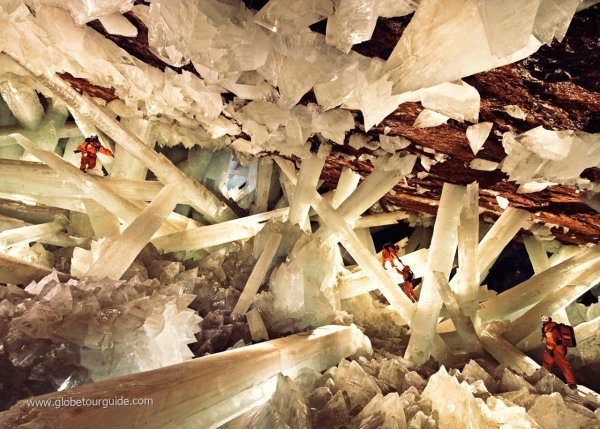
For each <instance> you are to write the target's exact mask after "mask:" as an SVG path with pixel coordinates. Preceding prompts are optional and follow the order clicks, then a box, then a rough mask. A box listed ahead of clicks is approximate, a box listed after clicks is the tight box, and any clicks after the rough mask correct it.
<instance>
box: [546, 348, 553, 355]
mask: <svg viewBox="0 0 600 429" xmlns="http://www.w3.org/2000/svg"><path fill="white" fill-rule="evenodd" d="M546 351H547V352H548V354H549V355H550V356H552V357H554V350H550V349H546Z"/></svg>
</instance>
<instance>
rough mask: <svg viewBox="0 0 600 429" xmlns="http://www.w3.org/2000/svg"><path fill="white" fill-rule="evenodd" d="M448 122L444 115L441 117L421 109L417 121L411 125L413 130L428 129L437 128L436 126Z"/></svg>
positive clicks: (431, 111) (433, 112) (439, 114)
mask: <svg viewBox="0 0 600 429" xmlns="http://www.w3.org/2000/svg"><path fill="white" fill-rule="evenodd" d="M446 122H448V117H447V116H446V115H442V114H441V113H438V112H435V111H433V110H429V109H423V111H421V113H419V116H417V119H415V123H414V124H413V127H414V128H429V127H437V126H438V125H442V124H445V123H446Z"/></svg>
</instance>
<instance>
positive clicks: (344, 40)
mask: <svg viewBox="0 0 600 429" xmlns="http://www.w3.org/2000/svg"><path fill="white" fill-rule="evenodd" d="M378 6H379V0H347V1H342V2H336V4H335V7H334V10H333V14H332V15H331V16H329V17H328V18H327V32H326V37H325V41H326V42H327V44H329V45H332V46H335V47H337V48H338V49H339V50H340V51H342V52H344V53H345V54H347V53H348V52H350V49H351V48H352V45H356V44H358V43H361V42H364V41H366V40H369V39H371V36H372V35H373V31H374V30H375V24H376V23H377V15H378V12H379V10H378Z"/></svg>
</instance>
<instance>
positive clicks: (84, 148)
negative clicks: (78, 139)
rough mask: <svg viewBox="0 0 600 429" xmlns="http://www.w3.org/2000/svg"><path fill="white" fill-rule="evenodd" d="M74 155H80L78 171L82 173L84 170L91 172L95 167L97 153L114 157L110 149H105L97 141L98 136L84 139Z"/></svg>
mask: <svg viewBox="0 0 600 429" xmlns="http://www.w3.org/2000/svg"><path fill="white" fill-rule="evenodd" d="M74 152H75V153H80V154H81V165H80V166H79V169H80V170H81V171H83V172H84V173H85V172H86V170H91V169H93V168H94V167H95V166H96V160H97V159H98V155H97V154H98V152H100V153H102V154H104V155H109V156H112V157H114V155H113V153H112V151H111V150H110V149H107V148H105V147H104V146H102V143H100V140H98V136H90V137H87V138H86V139H85V141H83V142H82V143H81V144H80V145H79V146H77V149H75V150H74Z"/></svg>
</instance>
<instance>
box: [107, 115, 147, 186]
mask: <svg viewBox="0 0 600 429" xmlns="http://www.w3.org/2000/svg"><path fill="white" fill-rule="evenodd" d="M121 124H122V126H123V128H125V129H127V131H129V132H130V133H131V134H133V135H135V136H137V137H138V138H139V140H140V141H141V142H143V143H144V144H145V145H146V146H148V147H149V148H151V149H152V148H154V144H155V143H156V142H155V140H154V136H153V132H152V131H153V124H152V122H151V121H149V120H147V119H123V120H121ZM147 173H148V167H147V166H146V165H145V164H144V163H142V162H141V161H139V160H138V159H137V158H136V157H135V156H133V155H132V154H131V153H129V152H128V151H127V150H126V149H125V148H124V147H123V146H120V145H117V147H116V149H115V160H114V161H113V165H112V170H111V171H110V175H111V176H114V177H124V178H127V179H137V180H145V179H146V174H147Z"/></svg>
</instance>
